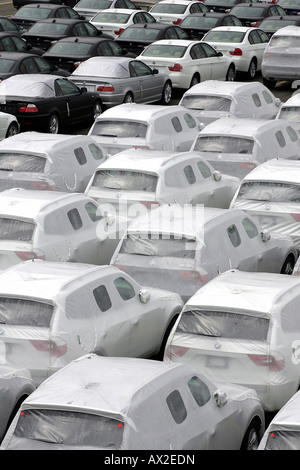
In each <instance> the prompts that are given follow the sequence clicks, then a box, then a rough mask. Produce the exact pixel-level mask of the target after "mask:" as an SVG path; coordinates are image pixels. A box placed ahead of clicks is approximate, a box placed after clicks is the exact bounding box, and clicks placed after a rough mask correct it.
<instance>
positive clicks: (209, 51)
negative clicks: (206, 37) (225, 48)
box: [202, 44, 217, 57]
mask: <svg viewBox="0 0 300 470" xmlns="http://www.w3.org/2000/svg"><path fill="white" fill-rule="evenodd" d="M202 47H203V49H204V51H205V55H206V57H216V56H217V52H216V50H215V49H214V48H213V47H212V46H210V45H209V44H202Z"/></svg>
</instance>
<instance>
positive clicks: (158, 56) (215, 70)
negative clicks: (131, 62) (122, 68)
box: [137, 39, 236, 90]
mask: <svg viewBox="0 0 300 470" xmlns="http://www.w3.org/2000/svg"><path fill="white" fill-rule="evenodd" d="M137 59H138V60H141V61H143V62H145V64H147V65H149V67H151V68H154V67H155V68H156V69H158V71H159V72H162V73H166V74H168V75H169V77H170V78H171V80H172V86H173V88H179V89H186V90H187V89H188V88H190V87H192V86H193V85H196V84H197V83H200V82H203V81H205V80H210V79H213V80H228V81H232V80H234V79H235V72H236V70H235V65H234V61H233V60H232V59H231V58H229V57H227V56H226V55H223V53H222V52H217V51H216V50H215V49H214V48H213V47H211V46H210V45H209V44H206V43H204V42H201V41H195V40H189V39H172V40H169V39H161V40H159V41H155V42H153V43H152V44H150V45H149V46H147V47H145V49H144V50H143V52H142V53H141V54H140V55H139V56H137Z"/></svg>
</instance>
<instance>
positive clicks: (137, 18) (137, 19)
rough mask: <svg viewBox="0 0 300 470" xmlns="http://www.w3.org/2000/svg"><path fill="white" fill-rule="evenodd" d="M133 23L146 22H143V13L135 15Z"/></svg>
mask: <svg viewBox="0 0 300 470" xmlns="http://www.w3.org/2000/svg"><path fill="white" fill-rule="evenodd" d="M133 22H134V23H135V24H136V23H145V22H146V21H145V18H144V15H143V13H137V14H136V15H134V17H133Z"/></svg>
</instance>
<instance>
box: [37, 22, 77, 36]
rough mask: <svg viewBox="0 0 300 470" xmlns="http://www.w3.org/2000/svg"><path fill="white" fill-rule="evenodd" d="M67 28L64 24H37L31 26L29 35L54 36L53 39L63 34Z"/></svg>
mask: <svg viewBox="0 0 300 470" xmlns="http://www.w3.org/2000/svg"><path fill="white" fill-rule="evenodd" d="M67 28H68V25H67V24H64V23H57V22H54V23H45V22H37V23H34V25H32V26H31V28H30V35H32V34H41V35H54V37H55V36H59V35H60V34H64V33H65V31H66V30H67ZM28 33H29V31H28Z"/></svg>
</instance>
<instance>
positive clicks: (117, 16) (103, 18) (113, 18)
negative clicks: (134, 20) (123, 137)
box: [91, 11, 131, 24]
mask: <svg viewBox="0 0 300 470" xmlns="http://www.w3.org/2000/svg"><path fill="white" fill-rule="evenodd" d="M130 16H131V13H129V14H127V13H115V12H112V13H110V12H103V11H100V12H99V13H97V15H95V16H94V17H93V19H92V20H91V21H93V22H94V21H96V22H97V23H120V24H125V23H127V22H128V20H129V18H130Z"/></svg>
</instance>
